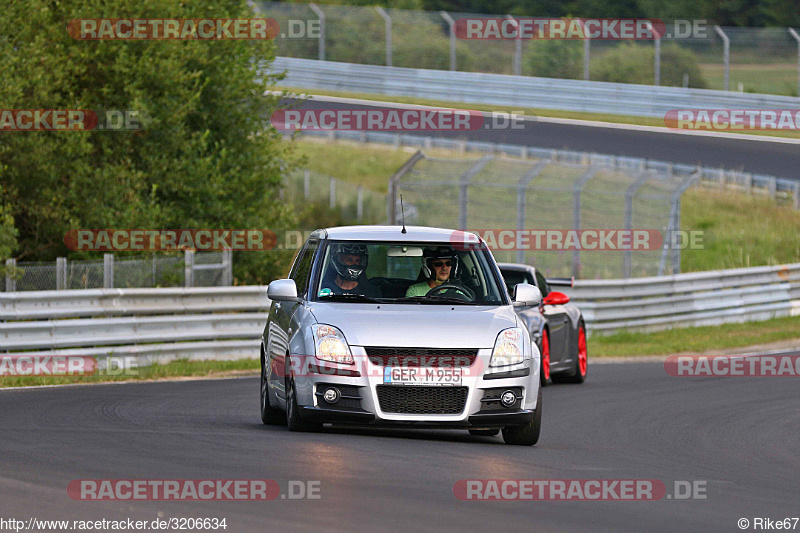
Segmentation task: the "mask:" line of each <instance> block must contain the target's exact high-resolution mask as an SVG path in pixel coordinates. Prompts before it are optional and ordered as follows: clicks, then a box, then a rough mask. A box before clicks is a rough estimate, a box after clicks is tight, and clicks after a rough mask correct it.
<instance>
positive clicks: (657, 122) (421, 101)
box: [275, 87, 800, 139]
mask: <svg viewBox="0 0 800 533" xmlns="http://www.w3.org/2000/svg"><path fill="white" fill-rule="evenodd" d="M275 90H276V91H289V92H291V93H294V94H308V93H309V91H312V94H316V95H320V96H338V97H342V98H357V99H361V100H373V101H375V102H395V103H400V104H416V105H427V106H432V107H450V108H463V107H464V106H469V108H470V109H471V110H474V111H498V112H507V113H511V112H514V113H517V114H524V115H528V116H533V117H549V118H564V119H573V120H590V121H596V122H609V123H612V124H634V125H638V126H653V127H658V128H664V130H665V131H671V130H669V128H667V127H666V126H665V125H664V119H663V118H654V117H632V116H628V115H614V114H611V113H586V112H580V111H560V110H557V109H542V108H521V107H520V106H502V105H500V106H498V105H487V104H478V103H471V102H466V103H464V102H453V101H445V100H429V99H425V98H411V97H406V96H387V95H382V94H372V93H352V92H347V91H329V90H324V89H302V88H299V87H275ZM701 131H703V130H701ZM731 133H743V134H747V135H761V136H767V137H788V138H792V139H800V131H786V130H777V131H746V130H737V131H732V132H731Z"/></svg>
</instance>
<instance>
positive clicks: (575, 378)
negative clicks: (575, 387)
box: [564, 322, 589, 383]
mask: <svg viewBox="0 0 800 533" xmlns="http://www.w3.org/2000/svg"><path fill="white" fill-rule="evenodd" d="M575 355H576V357H575V360H574V362H573V363H572V370H570V372H569V373H568V374H566V375H565V376H564V381H565V382H567V383H583V382H584V381H586V374H587V372H588V370H589V354H588V352H587V350H586V326H584V325H583V322H581V323H580V324H579V325H578V350H577V354H575Z"/></svg>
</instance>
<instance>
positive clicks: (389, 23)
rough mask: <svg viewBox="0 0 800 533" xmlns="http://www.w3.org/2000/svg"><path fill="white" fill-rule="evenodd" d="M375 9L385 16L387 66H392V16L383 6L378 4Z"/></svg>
mask: <svg viewBox="0 0 800 533" xmlns="http://www.w3.org/2000/svg"><path fill="white" fill-rule="evenodd" d="M375 11H377V12H378V14H379V15H380V16H381V17H383V21H384V22H385V23H386V66H387V67H391V66H392V17H390V16H389V13H387V12H386V10H384V9H383V8H382V7H380V6H378V7H376V8H375Z"/></svg>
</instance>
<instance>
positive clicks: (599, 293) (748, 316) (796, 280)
mask: <svg viewBox="0 0 800 533" xmlns="http://www.w3.org/2000/svg"><path fill="white" fill-rule="evenodd" d="M563 292H565V293H566V294H568V295H569V296H570V298H571V299H572V300H573V301H574V302H576V303H577V304H578V305H579V306H580V308H581V310H582V311H583V315H584V318H585V319H586V325H587V329H589V331H591V332H595V333H611V332H614V331H617V330H620V329H629V330H640V331H650V330H659V329H669V328H672V327H681V326H709V325H719V324H724V323H737V322H747V321H758V320H766V319H770V318H776V317H784V316H800V263H796V264H791V265H780V266H767V267H753V268H740V269H733V270H715V271H709V272H696V273H691V274H676V275H673V276H662V277H652V278H633V279H625V280H621V279H618V280H576V281H575V285H574V287H572V288H565V289H564V291H563Z"/></svg>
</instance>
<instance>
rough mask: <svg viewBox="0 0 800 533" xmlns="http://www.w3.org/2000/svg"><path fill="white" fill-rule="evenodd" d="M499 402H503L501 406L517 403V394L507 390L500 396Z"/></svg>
mask: <svg viewBox="0 0 800 533" xmlns="http://www.w3.org/2000/svg"><path fill="white" fill-rule="evenodd" d="M500 403H502V404H503V407H511V406H513V405H514V404H515V403H517V395H516V394H514V393H513V392H512V391H510V390H507V391H505V392H504V393H503V395H502V396H500Z"/></svg>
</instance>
